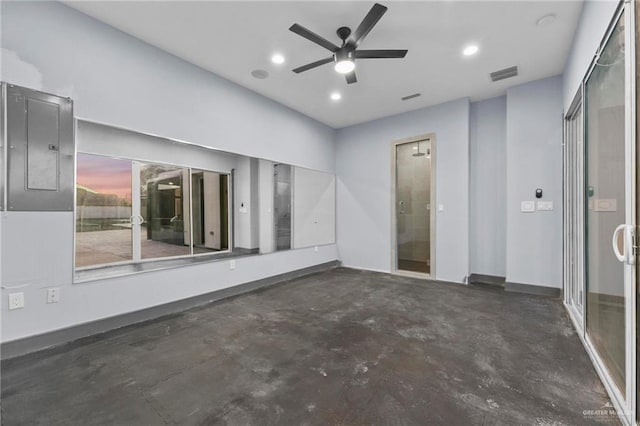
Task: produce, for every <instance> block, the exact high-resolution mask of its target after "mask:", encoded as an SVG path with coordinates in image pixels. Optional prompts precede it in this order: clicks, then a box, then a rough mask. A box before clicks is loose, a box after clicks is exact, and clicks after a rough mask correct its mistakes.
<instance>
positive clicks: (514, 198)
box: [506, 76, 562, 287]
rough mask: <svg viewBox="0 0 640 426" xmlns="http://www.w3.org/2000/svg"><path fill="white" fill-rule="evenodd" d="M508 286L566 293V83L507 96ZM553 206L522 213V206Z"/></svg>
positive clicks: (541, 83)
mask: <svg viewBox="0 0 640 426" xmlns="http://www.w3.org/2000/svg"><path fill="white" fill-rule="evenodd" d="M506 182H507V198H506V201H507V271H506V272H507V277H506V278H507V282H511V283H518V284H530V285H539V286H544V287H562V78H561V76H556V77H550V78H546V79H543V80H537V81H534V82H531V83H526V84H522V85H520V86H516V87H513V88H511V89H508V90H507V176H506ZM536 188H541V189H542V190H543V197H542V199H541V200H542V201H553V210H552V211H536V212H534V213H522V212H521V211H520V202H521V201H537V200H536V198H535V190H536Z"/></svg>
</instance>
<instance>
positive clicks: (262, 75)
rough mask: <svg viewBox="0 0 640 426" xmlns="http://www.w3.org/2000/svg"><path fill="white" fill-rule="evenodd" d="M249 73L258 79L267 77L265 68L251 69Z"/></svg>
mask: <svg viewBox="0 0 640 426" xmlns="http://www.w3.org/2000/svg"><path fill="white" fill-rule="evenodd" d="M251 75H252V76H254V77H255V78H257V79H259V80H264V79H265V78H267V77H269V73H268V72H266V71H265V70H253V71H251Z"/></svg>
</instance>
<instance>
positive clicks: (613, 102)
mask: <svg viewBox="0 0 640 426" xmlns="http://www.w3.org/2000/svg"><path fill="white" fill-rule="evenodd" d="M624 77H625V58H624V16H622V17H620V19H619V21H618V23H617V24H616V26H615V28H614V30H613V32H612V34H611V36H610V37H609V40H608V41H607V43H606V44H605V46H604V49H603V50H602V53H601V54H600V57H599V58H598V60H597V61H596V63H595V67H594V68H593V71H592V73H591V75H590V76H589V77H588V79H587V81H586V83H585V98H586V117H585V118H586V120H585V125H586V141H587V151H586V158H587V170H586V171H587V173H586V184H587V221H586V242H587V244H586V249H587V295H586V297H587V300H586V302H587V311H586V313H587V317H586V325H587V334H588V336H589V338H590V339H591V342H592V343H593V345H594V347H595V349H596V350H597V352H598V354H599V355H600V358H601V359H602V361H603V363H604V365H605V366H606V368H607V370H608V372H609V373H610V376H611V378H612V379H613V381H614V383H615V385H616V387H617V389H618V390H619V391H620V393H621V394H622V395H623V396H624V393H625V390H626V389H625V387H626V386H625V377H626V369H625V337H626V333H625V328H626V327H625V298H624V290H625V263H624V262H620V261H619V260H618V258H617V257H616V253H614V250H613V249H612V235H614V232H616V231H617V232H616V237H618V236H619V238H616V239H615V241H614V243H615V244H616V245H619V246H620V247H619V248H617V249H618V251H619V252H623V251H624V247H622V244H623V243H622V241H624V239H625V237H624V232H625V229H626V228H625V225H622V224H625V223H627V220H626V219H627V218H626V209H625V206H626V205H627V201H630V200H627V197H626V182H625V162H626V156H625V92H624V90H625V78H624Z"/></svg>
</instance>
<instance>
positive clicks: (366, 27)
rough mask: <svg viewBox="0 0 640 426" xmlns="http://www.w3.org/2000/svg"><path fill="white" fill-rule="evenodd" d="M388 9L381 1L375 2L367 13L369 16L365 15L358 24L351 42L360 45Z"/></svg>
mask: <svg viewBox="0 0 640 426" xmlns="http://www.w3.org/2000/svg"><path fill="white" fill-rule="evenodd" d="M386 11H387V8H386V7H385V6H383V5H381V4H380V3H376V4H374V5H373V7H372V8H371V10H370V11H369V13H367V16H365V17H364V19H363V20H362V22H361V23H360V25H358V28H356V31H355V32H354V33H353V38H352V42H351V43H350V44H351V45H353V46H358V45H359V44H360V42H361V41H362V40H363V39H364V38H365V37H366V36H367V34H369V31H371V29H372V28H373V26H374V25H375V24H376V23H378V21H379V20H380V18H382V15H384V13H385V12H386Z"/></svg>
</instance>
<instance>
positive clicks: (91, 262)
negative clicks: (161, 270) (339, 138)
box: [75, 120, 335, 269]
mask: <svg viewBox="0 0 640 426" xmlns="http://www.w3.org/2000/svg"><path fill="white" fill-rule="evenodd" d="M77 146H78V154H77V175H76V256H75V259H76V268H77V269H91V268H96V267H104V266H111V265H127V264H137V263H140V262H148V261H152V260H160V259H168V258H175V259H180V258H185V259H187V260H188V259H190V258H192V257H197V256H203V255H206V256H212V259H213V258H215V256H223V257H230V256H240V255H248V254H258V253H260V254H265V253H271V252H275V251H283V250H290V249H297V248H304V247H312V246H318V245H323V244H333V243H335V177H334V175H332V174H330V173H325V172H321V171H317V170H310V169H306V168H301V167H296V166H292V165H289V164H283V163H275V162H272V161H268V160H262V159H256V158H251V157H246V156H242V155H238V154H231V153H227V152H222V151H217V150H213V149H209V148H204V147H199V146H194V145H189V144H185V143H179V142H175V141H171V140H168V139H164V138H159V137H155V136H149V135H144V134H140V133H136V132H132V131H128V130H122V129H117V128H113V127H110V126H105V125H102V124H96V123H91V122H87V121H81V120H79V121H78V122H77Z"/></svg>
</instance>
